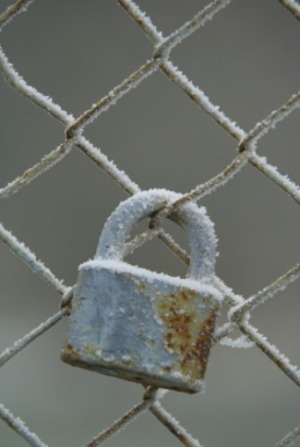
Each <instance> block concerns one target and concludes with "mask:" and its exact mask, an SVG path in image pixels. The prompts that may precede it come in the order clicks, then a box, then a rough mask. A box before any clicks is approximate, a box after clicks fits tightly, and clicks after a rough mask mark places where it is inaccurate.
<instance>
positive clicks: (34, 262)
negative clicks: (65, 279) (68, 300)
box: [0, 223, 68, 294]
mask: <svg viewBox="0 0 300 447" xmlns="http://www.w3.org/2000/svg"><path fill="white" fill-rule="evenodd" d="M0 238H1V239H2V241H3V242H4V243H5V244H6V245H7V246H8V247H9V248H10V249H11V251H12V252H13V253H14V254H15V255H17V256H18V257H19V258H20V259H21V260H22V261H23V262H25V264H27V265H28V267H30V268H31V270H32V271H33V272H34V273H36V274H37V275H39V276H41V277H42V278H43V279H44V280H45V281H46V282H47V283H49V284H50V285H52V286H53V287H55V289H56V290H58V291H59V292H60V293H61V294H64V293H66V292H67V291H68V289H67V288H66V287H65V286H64V285H63V284H62V281H60V280H59V279H57V278H56V277H55V276H54V274H53V273H52V272H51V271H50V270H49V269H48V267H46V266H45V265H44V264H43V262H42V261H40V260H38V259H37V258H36V256H35V254H34V253H33V252H32V251H31V250H30V249H29V248H28V247H26V245H25V244H24V243H23V242H20V241H19V240H18V239H17V238H16V237H15V236H14V235H13V234H12V233H11V232H10V231H8V230H6V229H5V228H4V226H3V225H2V224H1V223H0Z"/></svg>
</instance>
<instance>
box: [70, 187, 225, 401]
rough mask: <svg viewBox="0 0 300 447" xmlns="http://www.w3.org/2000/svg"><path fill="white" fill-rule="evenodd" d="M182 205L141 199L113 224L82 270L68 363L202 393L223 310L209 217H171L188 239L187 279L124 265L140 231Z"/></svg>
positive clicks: (171, 196) (130, 202)
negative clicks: (128, 248) (172, 207)
mask: <svg viewBox="0 0 300 447" xmlns="http://www.w3.org/2000/svg"><path fill="white" fill-rule="evenodd" d="M180 197H181V196H180V194H177V193H174V192H171V191H167V190H161V189H153V190H150V191H145V192H140V193H137V194H135V195H134V196H133V197H131V198H129V199H127V200H125V201H124V202H122V203H121V204H120V205H119V206H118V207H117V208H116V210H115V211H114V212H113V213H112V215H111V216H110V218H109V219H108V220H107V222H106V223H105V225H104V228H103V231H102V234H101V236H100V240H99V245H98V248H97V252H96V256H95V258H94V259H93V260H90V261H87V262H85V263H84V264H81V265H80V266H79V276H78V282H77V285H76V287H75V290H74V296H73V300H72V309H71V314H70V323H69V328H68V341H67V344H66V346H65V347H64V349H63V351H62V360H63V361H65V362H67V363H69V364H71V365H74V366H79V367H82V368H86V369H89V370H92V371H98V372H100V373H103V374H107V375H110V376H115V377H119V378H122V379H126V380H131V381H135V382H139V383H142V384H144V385H152V386H155V387H160V388H169V389H173V390H178V391H184V392H188V393H195V392H197V391H200V390H201V388H202V384H203V378H204V373H205V369H206V364H207V360H208V356H209V351H210V346H211V339H212V334H213V331H214V327H215V319H216V315H217V313H218V308H219V302H220V293H219V292H218V290H217V289H216V288H215V287H213V286H212V285H211V284H210V281H211V279H212V276H213V274H214V267H215V257H216V236H215V233H214V227H213V224H212V222H211V220H210V219H209V217H208V216H207V215H206V211H205V209H204V208H199V207H198V206H197V205H196V204H195V203H192V202H189V203H186V204H184V205H182V206H180V207H179V208H176V209H175V211H174V212H172V214H171V215H169V216H168V217H169V218H170V219H172V220H173V221H175V222H176V223H177V224H179V225H180V226H182V227H183V228H184V230H186V232H187V236H188V240H189V245H190V250H191V262H190V267H189V272H188V277H187V278H175V277H172V276H169V275H166V274H163V273H156V272H153V271H150V270H146V269H143V268H140V267H136V266H132V265H130V264H128V263H126V262H124V260H123V258H124V251H125V246H126V241H127V240H128V239H129V236H130V233H131V231H132V230H133V228H134V226H135V225H136V224H137V223H138V222H139V221H140V220H142V219H145V218H147V217H151V216H153V215H154V213H155V212H156V211H158V210H160V209H161V208H162V207H163V206H164V205H167V204H169V203H171V202H173V201H176V200H177V199H179V198H180Z"/></svg>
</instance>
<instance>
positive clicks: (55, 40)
mask: <svg viewBox="0 0 300 447" xmlns="http://www.w3.org/2000/svg"><path fill="white" fill-rule="evenodd" d="M2 3H3V5H2V9H3V11H4V12H3V13H2V15H1V16H0V25H1V27H4V25H7V26H5V28H4V30H3V31H2V33H1V35H2V41H3V49H1V52H0V66H1V72H2V75H3V78H4V80H5V81H6V83H5V82H3V83H2V84H1V92H2V93H1V98H2V100H1V107H2V117H3V118H2V136H3V138H2V142H1V179H2V183H3V185H4V186H2V188H1V189H0V197H1V199H3V202H2V204H3V206H2V210H3V211H2V215H3V225H2V224H1V226H0V238H1V241H2V242H3V244H2V248H1V265H2V267H1V276H2V278H1V284H2V285H1V348H2V353H1V354H0V364H1V366H3V369H2V377H1V395H2V397H1V400H2V401H3V403H2V404H1V405H0V416H1V419H2V422H3V423H2V425H1V427H0V440H1V445H3V446H4V445H5V446H16V447H18V446H22V445H31V446H38V447H41V446H45V445H49V446H50V445H56V446H59V445H61V446H66V445H74V444H75V445H85V446H88V447H92V446H93V447H95V446H97V445H101V443H103V442H105V441H108V445H111V446H118V445H122V446H124V445H127V444H128V445H140V444H141V443H143V445H153V443H154V444H156V445H165V446H168V445H170V446H171V445H172V446H173V445H175V444H176V443H177V445H179V444H180V443H181V444H183V445H186V446H200V445H201V446H202V445H206V446H212V445H223V446H225V445H228V446H229V445H243V446H245V447H246V446H253V445H264V446H267V445H270V446H274V447H275V446H276V447H283V446H290V445H299V438H300V425H299V422H300V421H299V414H300V405H299V398H298V395H297V392H298V388H297V385H298V386H299V385H300V370H299V367H297V366H296V364H297V363H298V364H299V343H298V339H299V335H300V333H299V316H300V314H299V288H298V290H297V288H296V285H297V282H295V280H297V279H298V278H299V276H300V265H299V263H298V261H299V250H298V244H297V242H299V217H298V215H297V214H296V206H295V205H297V204H299V202H300V189H299V187H298V186H297V181H298V179H297V175H298V176H299V151H298V148H299V130H298V128H299V110H297V108H298V107H299V105H300V92H299V91H297V88H299V68H300V63H299V54H298V50H299V37H300V36H299V18H300V6H299V3H297V2H295V1H293V0H289V1H288V0H281V1H275V0H274V1H269V0H268V1H267V0H265V1H262V2H261V1H255V2H249V1H246V0H245V1H241V2H234V1H232V2H231V1H230V0H215V1H212V2H211V3H208V2H202V1H201V2H196V1H192V0H190V1H189V2H180V1H169V0H165V1H164V2H152V1H151V2H149V1H147V0H144V1H139V2H133V1H131V0H118V2H111V1H103V2H98V3H95V2H82V1H79V0H78V1H74V2H68V1H64V2H63V1H62V2H59V3H58V2H49V0H44V1H37V2H33V1H28V0H27V1H26V0H19V1H17V2H16V3H15V4H12V5H9V4H7V5H6V4H5V2H2ZM183 3H184V4H183ZM199 3H200V6H199ZM6 6H7V9H6V10H5V7H6ZM199 7H200V8H201V9H200V11H198V9H199ZM143 10H145V11H147V14H148V13H149V15H150V16H151V19H150V18H149V16H148V15H146V14H145V13H144V12H143ZM20 12H25V14H21V15H18V14H19V13H20ZM152 18H153V19H152ZM12 19H14V20H12ZM158 27H159V28H161V29H162V31H163V33H162V32H161V31H160V30H159V29H158ZM174 29H175V31H174ZM144 37H146V38H147V39H146V38H144ZM297 38H298V40H297ZM12 62H13V63H14V66H13V65H12ZM177 65H178V66H179V68H178V67H177ZM22 67H23V68H22ZM297 70H298V71H297ZM192 80H193V81H192ZM44 92H46V94H45V93H44ZM107 92H108V93H107ZM16 93H17V94H16ZM48 94H51V96H53V97H55V98H56V99H55V100H52V99H51V98H50V97H49V96H47V95H48ZM98 98H100V99H98ZM210 98H212V99H210ZM218 98H220V101H219V100H218ZM27 99H28V100H29V101H26V100H27ZM216 103H220V104H222V106H221V107H219V106H218V105H216ZM32 104H34V106H37V107H33V106H32ZM60 104H64V106H61V105H60ZM90 104H92V105H90ZM113 105H116V107H114V108H112V106H113ZM66 109H70V110H72V111H73V113H74V115H75V116H76V117H74V116H73V115H71V114H70V113H69V112H67V111H66ZM84 109H85V110H86V111H85V112H83V113H82V110H84ZM272 110H273V111H272ZM43 112H46V113H43ZM104 112H107V113H104ZM49 115H50V117H49ZM51 117H52V118H54V120H52V119H50V118H51ZM231 117H234V119H235V120H236V121H237V123H236V122H235V121H234V120H233V119H232V118H231ZM293 120H294V121H293ZM56 123H58V125H56ZM61 124H62V125H63V127H61ZM246 128H247V129H250V130H248V131H246V130H244V129H246ZM61 129H63V130H64V134H63V133H62V132H61ZM92 142H95V143H96V144H97V145H98V144H99V145H100V146H101V149H100V148H99V147H98V146H95V145H94V143H92ZM266 155H267V156H268V159H267V158H266ZM112 158H114V159H115V160H116V162H117V164H115V163H114V162H113V161H111V160H112ZM269 159H270V161H269ZM91 161H92V163H90V162H91ZM49 170H50V171H49ZM19 172H23V173H21V174H19ZM103 172H105V174H107V175H103ZM287 174H288V175H289V176H288V175H287ZM5 182H6V183H5ZM116 184H117V185H118V186H119V187H120V188H115V185H116ZM5 185H6V186H5ZM153 187H167V188H169V189H173V190H176V191H178V190H183V191H187V192H185V193H183V195H182V198H181V199H180V200H179V201H177V202H176V203H175V204H173V206H175V207H176V206H180V205H181V204H182V203H184V202H186V201H189V200H197V201H201V202H200V203H201V204H202V203H204V204H205V205H206V206H207V208H208V213H209V215H210V216H211V217H212V218H213V220H214V221H215V224H216V231H217V234H218V236H219V251H220V255H219V261H218V271H217V273H218V276H216V277H215V279H214V284H215V285H216V286H217V287H218V288H219V290H220V291H221V292H222V294H223V296H224V306H223V309H222V313H221V316H220V318H219V322H218V328H217V330H216V333H215V338H214V348H213V350H212V354H211V359H210V362H209V367H208V372H207V380H206V382H207V389H206V392H205V394H203V395H202V394H201V395H198V396H195V397H190V396H183V395H181V394H176V393H168V394H167V395H166V396H165V394H164V392H163V391H161V390H156V389H153V388H150V389H148V390H147V391H146V392H145V391H144V390H143V389H142V388H141V387H139V386H138V385H134V384H129V383H123V382H122V381H118V380H114V379H111V378H108V377H105V376H99V375H95V374H90V373H88V372H85V371H77V370H76V369H72V368H70V367H68V366H67V365H64V364H62V363H60V361H59V351H60V349H61V347H62V346H63V343H64V340H65V326H64V324H65V320H66V319H65V318H64V317H66V316H67V313H68V304H69V302H70V300H71V299H72V286H71V284H74V282H75V279H76V270H77V266H78V264H79V263H80V262H82V261H84V260H86V259H88V258H91V257H92V256H93V253H94V251H95V250H94V249H95V247H96V243H97V237H98V236H99V233H100V230H101V226H102V225H103V223H104V221H105V219H106V218H107V217H108V215H109V214H110V212H111V211H112V210H113V209H114V207H115V206H116V205H117V204H118V203H119V201H120V200H122V199H124V198H125V197H126V195H128V194H134V193H136V192H138V191H140V190H142V189H148V188H153ZM4 199H9V200H4ZM164 228H166V229H167V233H166V232H164V231H163V232H159V233H158V239H157V240H156V239H153V241H152V242H151V243H148V244H145V245H143V246H142V248H141V249H140V250H137V251H136V252H135V253H134V255H133V262H135V263H139V264H140V263H142V264H144V265H146V266H147V267H148V268H153V269H155V270H160V269H161V270H168V271H169V272H170V271H171V274H181V275H183V274H184V269H182V266H181V264H182V265H184V264H188V262H189V259H188V255H187V254H186V253H185V251H184V250H183V249H182V248H180V247H179V246H178V245H177V243H175V242H174V240H176V241H177V240H178V241H180V244H181V245H183V246H184V244H185V241H184V240H183V239H181V237H182V235H181V234H178V233H174V229H173V228H171V227H170V226H168V224H167V223H166V225H164ZM169 232H173V237H172V238H170V237H169V236H168V233H169ZM153 234H154V233H153V231H152V230H150V229H147V230H146V231H145V233H144V236H145V237H143V242H145V241H146V240H147V239H152V238H153ZM155 234H157V232H156V233H155ZM138 245H140V239H139V238H138V239H136V242H135V243H134V244H133V248H137V247H138ZM164 245H167V246H168V248H169V249H170V250H171V251H170V250H169V251H166V250H165V247H164ZM7 248H9V249H10V251H9V250H8V249H7ZM131 248H132V247H131ZM11 252H13V253H14V254H15V255H16V257H14V256H12V254H11ZM172 252H173V253H172ZM157 253H159V254H157ZM40 259H43V260H44V262H42V261H40ZM178 259H179V260H181V261H183V263H181V264H180V262H178V263H177V260H178ZM19 260H22V261H23V263H24V264H25V266H24V265H23V264H22V263H20V262H19ZM28 267H29V269H28ZM58 276H62V277H63V278H64V281H61V280H59V279H58ZM41 279H42V280H44V281H41ZM65 282H66V284H68V285H66V284H65ZM48 286H50V287H48ZM287 286H288V287H287ZM53 295H54V299H53ZM57 297H58V298H59V299H57ZM51 328H52V329H51ZM50 329H51V330H50ZM232 348H238V349H232ZM290 358H291V360H290ZM164 396H165V397H164ZM163 397H164V401H163V403H161V399H162V398H163ZM135 402H137V403H135ZM163 404H165V405H166V408H168V409H165V407H164V406H163ZM146 410H147V411H146ZM142 414H143V417H142V418H139V419H138V422H135V423H134V424H132V425H131V426H130V427H128V428H127V425H128V423H129V422H131V421H136V419H137V417H138V416H141V415H142ZM173 414H175V417H174V416H173ZM153 416H154V418H153ZM177 418H180V419H181V420H182V421H183V422H182V423H179V422H178V421H177ZM23 420H24V422H23ZM112 420H115V422H113V423H111V421H112ZM157 421H159V422H160V423H161V425H160V424H157V423H156V422H157ZM152 424H153V426H152ZM106 426H107V427H108V428H105V427H106ZM124 427H126V431H123V432H122V433H121V434H120V435H118V436H116V437H114V438H113V439H111V438H112V436H113V435H115V434H118V432H119V431H120V430H121V429H123V428H124ZM97 432H98V433H99V434H95V433H97ZM189 432H191V433H193V435H191V434H189Z"/></svg>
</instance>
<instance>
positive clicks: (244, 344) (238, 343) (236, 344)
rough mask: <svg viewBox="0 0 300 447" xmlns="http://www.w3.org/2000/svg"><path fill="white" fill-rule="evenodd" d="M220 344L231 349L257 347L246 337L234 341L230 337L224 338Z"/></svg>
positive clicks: (242, 336)
mask: <svg viewBox="0 0 300 447" xmlns="http://www.w3.org/2000/svg"><path fill="white" fill-rule="evenodd" d="M220 344H221V345H223V346H229V347H230V348H238V349H249V348H252V347H253V346H255V343H254V342H253V341H251V340H249V339H248V337H246V336H245V335H241V336H240V337H238V338H236V339H233V338H230V337H224V338H222V339H221V340H220Z"/></svg>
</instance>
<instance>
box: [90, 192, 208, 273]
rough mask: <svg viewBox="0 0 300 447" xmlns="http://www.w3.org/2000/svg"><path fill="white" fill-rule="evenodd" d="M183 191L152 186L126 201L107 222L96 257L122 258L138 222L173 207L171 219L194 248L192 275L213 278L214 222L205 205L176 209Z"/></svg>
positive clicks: (189, 203)
mask: <svg viewBox="0 0 300 447" xmlns="http://www.w3.org/2000/svg"><path fill="white" fill-rule="evenodd" d="M181 197H182V195H181V194H178V193H175V192H172V191H168V190H166V189H151V190H148V191H143V192H139V193H137V194H135V195H134V196H133V197H131V198H129V199H127V200H125V201H124V202H122V203H121V204H120V205H119V206H118V207H117V208H116V210H115V211H114V212H113V213H112V214H111V216H110V217H109V219H108V220H107V221H106V223H105V225H104V228H103V231H102V233H101V236H100V240H99V244H98V247H97V251H96V258H97V257H99V258H102V259H111V260H121V259H122V258H123V256H124V252H125V243H126V240H127V239H128V238H129V236H130V233H131V232H132V230H133V228H134V227H135V225H136V224H137V223H138V222H139V221H140V220H142V219H144V218H146V217H151V216H153V215H154V214H155V213H156V212H158V211H162V210H163V209H164V208H166V207H168V206H169V207H170V213H169V218H170V219H172V220H174V221H175V222H176V223H177V224H178V225H180V226H182V227H183V228H184V230H185V231H186V233H187V235H188V239H189V244H190V249H191V262H190V268H189V275H188V276H189V277H190V278H193V279H199V278H206V277H207V278H211V277H212V276H213V275H214V270H215V258H216V247H217V238H216V235H215V232H214V224H213V223H212V221H211V220H210V218H209V217H208V216H207V214H206V210H205V208H204V207H201V208H200V207H198V206H197V205H196V203H193V202H188V203H184V204H183V205H181V206H180V207H177V208H175V210H173V209H172V204H173V203H175V202H176V201H177V200H179V199H180V198H181Z"/></svg>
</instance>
